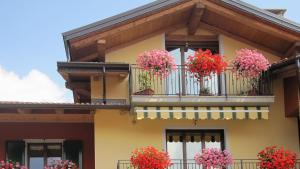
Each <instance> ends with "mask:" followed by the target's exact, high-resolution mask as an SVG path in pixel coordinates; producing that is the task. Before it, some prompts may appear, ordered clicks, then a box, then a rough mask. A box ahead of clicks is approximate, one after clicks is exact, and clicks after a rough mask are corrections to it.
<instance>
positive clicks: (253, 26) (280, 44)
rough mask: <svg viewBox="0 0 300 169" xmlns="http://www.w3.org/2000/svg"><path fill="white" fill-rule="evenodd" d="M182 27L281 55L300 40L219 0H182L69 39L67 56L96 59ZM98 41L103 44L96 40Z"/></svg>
mask: <svg viewBox="0 0 300 169" xmlns="http://www.w3.org/2000/svg"><path fill="white" fill-rule="evenodd" d="M183 27H187V28H188V32H189V34H190V35H193V34H194V33H195V30H196V29H197V28H203V29H208V30H211V31H213V32H215V33H217V34H224V35H226V36H229V37H231V38H234V39H236V40H239V41H242V42H244V43H247V44H249V45H252V46H254V47H257V48H259V49H262V50H265V51H267V52H270V53H272V54H275V55H277V56H280V57H288V56H289V55H291V54H292V52H291V51H292V49H293V48H295V46H296V44H298V41H300V33H299V32H293V31H291V30H289V29H286V28H284V27H281V26H279V25H275V24H274V23H271V22H269V21H266V20H263V19H262V18H259V17H257V16H253V15H250V14H248V13H245V12H242V11H240V10H238V9H236V8H232V7H230V6H226V5H224V4H222V3H221V2H220V1H216V0H210V1H208V0H202V1H200V2H199V1H195V0H183V1H182V2H181V3H179V4H177V5H175V6H171V7H168V8H167V9H162V10H160V11H159V12H156V13H151V14H147V15H146V14H145V15H144V16H140V17H138V18H135V19H131V20H128V21H126V22H123V23H119V24H116V25H113V26H110V27H109V28H107V29H101V30H97V31H94V32H91V33H88V34H85V35H82V36H80V37H76V38H73V39H70V40H69V42H68V43H69V46H70V47H69V50H70V58H71V61H99V60H101V57H105V53H107V52H110V51H112V50H115V49H118V48H121V47H124V46H127V45H129V44H132V43H134V42H137V41H140V40H143V39H146V38H148V37H151V36H154V35H157V34H161V33H165V32H166V33H168V32H170V31H174V30H176V29H179V28H183ZM99 40H100V41H101V42H102V44H99V43H98V42H99ZM101 53H104V54H101ZM99 58H100V59H99ZM102 60H103V58H102Z"/></svg>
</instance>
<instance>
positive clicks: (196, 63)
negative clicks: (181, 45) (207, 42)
mask: <svg viewBox="0 0 300 169" xmlns="http://www.w3.org/2000/svg"><path fill="white" fill-rule="evenodd" d="M186 65H187V69H188V71H189V72H191V73H192V74H193V75H194V76H195V78H197V79H198V80H202V79H203V77H207V76H209V77H210V76H211V75H212V73H216V74H218V75H219V74H220V73H221V72H222V71H224V70H225V68H226V67H227V63H226V62H224V61H222V57H221V56H220V55H217V54H212V52H211V51H210V50H209V49H207V50H205V51H203V50H201V49H200V50H199V51H196V52H195V54H194V56H189V57H188V61H187V63H186Z"/></svg>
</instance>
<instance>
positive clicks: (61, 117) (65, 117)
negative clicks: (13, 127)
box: [0, 113, 94, 123]
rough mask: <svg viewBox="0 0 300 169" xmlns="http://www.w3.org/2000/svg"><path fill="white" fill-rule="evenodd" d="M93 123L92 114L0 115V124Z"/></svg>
mask: <svg viewBox="0 0 300 169" xmlns="http://www.w3.org/2000/svg"><path fill="white" fill-rule="evenodd" d="M93 121H94V117H93V115H92V114H14V113H1V114H0V122H55V123H93Z"/></svg>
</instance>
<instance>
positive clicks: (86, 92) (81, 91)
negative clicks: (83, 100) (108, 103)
mask: <svg viewBox="0 0 300 169" xmlns="http://www.w3.org/2000/svg"><path fill="white" fill-rule="evenodd" d="M74 90H75V91H76V93H77V94H78V95H83V96H86V97H91V92H90V90H86V89H74Z"/></svg>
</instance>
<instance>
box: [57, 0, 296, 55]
mask: <svg viewBox="0 0 300 169" xmlns="http://www.w3.org/2000/svg"><path fill="white" fill-rule="evenodd" d="M187 1H190V0H157V1H154V2H152V3H149V4H146V5H143V6H141V7H138V8H135V9H132V10H129V11H127V12H124V13H121V14H118V15H115V16H112V17H109V18H107V19H104V20H100V21H98V22H95V23H92V24H89V25H86V26H83V27H80V28H77V29H73V30H71V31H67V32H64V33H63V34H62V35H63V39H64V43H65V48H66V53H67V57H68V58H69V44H68V41H69V40H70V39H73V38H78V37H81V36H84V35H86V34H89V33H92V32H95V31H100V30H107V29H109V28H110V27H112V26H115V25H118V24H120V23H123V22H126V21H129V20H131V19H135V18H139V17H141V16H142V15H145V14H151V13H154V12H156V11H159V10H162V9H164V8H168V7H170V6H174V5H176V4H180V3H183V2H187ZM218 2H220V3H223V4H225V5H227V6H230V7H233V8H236V9H238V10H240V11H243V12H246V13H249V14H251V15H254V16H256V17H259V18H262V19H264V20H267V21H269V22H271V23H274V24H277V25H278V26H281V27H284V28H286V29H289V30H291V31H294V32H297V33H300V25H299V24H298V23H296V22H293V21H291V20H288V19H286V18H284V17H282V16H279V15H276V14H274V13H272V12H269V11H266V10H263V9H260V8H258V7H255V6H253V5H251V4H248V3H245V2H243V1H240V0H220V1H218Z"/></svg>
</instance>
